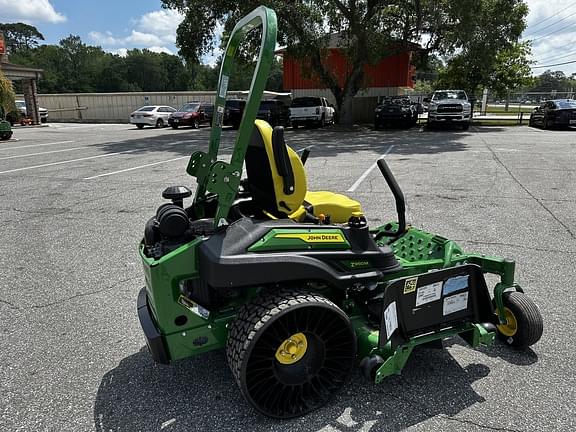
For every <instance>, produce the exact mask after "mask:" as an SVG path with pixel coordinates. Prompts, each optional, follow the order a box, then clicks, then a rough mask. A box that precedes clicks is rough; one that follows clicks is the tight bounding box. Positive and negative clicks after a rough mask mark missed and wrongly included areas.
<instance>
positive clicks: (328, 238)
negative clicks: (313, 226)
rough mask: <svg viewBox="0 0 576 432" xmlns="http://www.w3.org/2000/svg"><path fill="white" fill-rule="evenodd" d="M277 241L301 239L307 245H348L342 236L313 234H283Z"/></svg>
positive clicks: (276, 236)
mask: <svg viewBox="0 0 576 432" xmlns="http://www.w3.org/2000/svg"><path fill="white" fill-rule="evenodd" d="M274 238H277V239H299V240H302V241H305V242H306V243H346V240H345V239H344V237H343V236H342V234H339V233H335V234H326V233H324V234H322V233H319V234H312V233H282V234H276V235H275V236H274Z"/></svg>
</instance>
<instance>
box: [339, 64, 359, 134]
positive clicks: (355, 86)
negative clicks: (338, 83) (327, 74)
mask: <svg viewBox="0 0 576 432" xmlns="http://www.w3.org/2000/svg"><path fill="white" fill-rule="evenodd" d="M363 78H364V67H363V65H362V64H356V65H354V69H353V70H352V72H351V73H350V75H349V76H348V79H347V80H346V84H345V85H344V91H343V92H342V93H343V95H342V104H341V112H340V119H339V124H341V125H343V126H344V127H346V128H352V126H353V125H354V108H353V104H354V96H356V94H357V93H358V90H360V83H361V82H362V79H363Z"/></svg>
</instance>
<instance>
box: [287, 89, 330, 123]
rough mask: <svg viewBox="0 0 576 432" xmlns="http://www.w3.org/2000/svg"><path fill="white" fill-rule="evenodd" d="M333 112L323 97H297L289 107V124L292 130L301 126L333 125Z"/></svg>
mask: <svg viewBox="0 0 576 432" xmlns="http://www.w3.org/2000/svg"><path fill="white" fill-rule="evenodd" d="M335 111H336V110H335V109H334V107H333V106H332V105H330V104H329V103H328V101H327V100H326V98H324V97H316V96H307V97H298V98H295V99H294V100H293V101H292V106H291V107H290V123H291V124H292V127H293V128H294V129H296V128H298V126H303V125H307V126H308V125H317V126H320V127H324V126H325V125H326V124H333V123H334V114H335Z"/></svg>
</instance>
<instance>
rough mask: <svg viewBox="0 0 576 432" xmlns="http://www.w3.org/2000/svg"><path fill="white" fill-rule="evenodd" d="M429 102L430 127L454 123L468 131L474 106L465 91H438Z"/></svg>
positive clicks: (428, 99) (425, 100)
mask: <svg viewBox="0 0 576 432" xmlns="http://www.w3.org/2000/svg"><path fill="white" fill-rule="evenodd" d="M424 102H428V127H433V126H435V125H437V124H440V123H454V124H459V125H461V126H462V129H464V130H466V129H468V128H469V127H470V121H471V120H472V105H471V104H470V102H469V101H468V95H466V92H465V91H464V90H436V91H435V92H434V94H433V95H432V97H431V98H426V99H424Z"/></svg>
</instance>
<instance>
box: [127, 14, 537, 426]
mask: <svg viewBox="0 0 576 432" xmlns="http://www.w3.org/2000/svg"><path fill="white" fill-rule="evenodd" d="M257 27H261V34H262V42H261V46H260V53H259V57H258V63H257V66H256V69H255V72H254V76H253V79H252V84H251V86H250V94H249V96H248V101H247V103H246V108H245V111H244V116H243V118H242V123H241V125H240V129H239V131H238V134H237V136H236V141H235V146H234V150H233V153H232V156H231V159H230V162H225V161H222V160H218V149H219V144H220V136H221V131H222V124H223V118H224V106H225V101H226V93H227V87H228V80H229V76H230V73H231V72H232V69H233V60H234V56H235V54H236V53H237V51H238V47H239V44H240V42H241V41H242V40H243V39H244V37H245V35H246V34H247V33H248V32H250V31H252V30H253V29H255V28H257ZM276 31H277V23H276V14H275V13H274V11H272V10H271V9H268V8H265V7H259V8H257V9H255V10H254V11H253V12H251V13H250V14H249V15H247V16H246V17H244V18H243V19H241V20H240V21H239V22H238V23H237V25H236V26H235V28H234V30H233V31H232V33H231V35H230V40H229V42H228V46H227V48H226V51H225V56H224V59H223V62H222V66H221V70H220V77H219V82H218V88H217V94H216V100H215V104H214V118H213V122H212V130H211V136H210V143H209V149H208V152H207V153H205V152H201V151H197V152H195V153H193V154H192V155H191V157H190V161H189V164H188V167H187V172H188V174H190V175H191V176H193V177H195V178H196V181H197V188H196V193H195V197H194V200H193V203H192V204H191V205H190V206H189V207H185V206H184V203H183V201H184V199H185V198H188V197H190V196H191V195H192V192H191V191H190V190H189V189H188V188H186V187H184V186H172V187H169V188H167V189H166V190H165V191H164V192H163V194H162V195H163V197H164V198H167V199H170V200H172V203H168V204H163V205H162V206H160V207H159V209H158V210H157V212H156V215H155V216H154V217H152V218H151V219H150V220H149V221H148V223H147V224H146V228H145V235H144V239H143V240H142V241H141V243H140V246H139V252H140V256H141V259H142V263H143V268H144V274H145V287H144V288H143V289H142V290H141V291H140V294H139V296H138V304H137V309H138V315H139V319H140V323H141V326H142V329H143V332H144V334H145V337H146V341H147V345H148V348H149V350H150V352H151V354H152V356H153V358H154V360H155V361H157V362H159V363H164V364H169V363H171V362H174V361H177V360H180V359H184V358H187V357H192V356H196V355H199V354H202V353H205V352H208V351H211V350H215V349H221V348H225V349H226V355H227V359H228V363H229V365H230V368H231V370H232V373H233V375H234V377H235V379H236V381H237V383H238V385H239V387H240V389H241V391H242V393H243V395H244V396H245V398H246V399H247V400H248V401H249V403H250V404H251V405H252V406H253V407H254V408H256V409H257V410H258V411H260V412H261V413H263V414H265V415H267V416H271V417H277V418H288V417H294V416H298V415H303V414H306V413H307V412H310V411H312V410H314V409H316V408H319V407H321V406H322V405H324V404H325V403H326V402H327V401H328V400H329V398H330V397H331V396H332V394H333V393H334V392H335V391H336V390H338V389H339V388H340V387H341V386H342V385H343V384H344V383H345V381H346V379H347V377H348V376H349V373H350V371H351V369H352V368H353V367H354V365H358V364H359V365H360V368H361V369H362V372H363V373H364V375H365V376H366V377H367V378H368V379H369V380H371V381H373V382H376V383H379V382H380V381H382V380H383V379H384V378H385V377H387V376H389V375H393V374H399V373H400V372H401V370H402V368H403V367H404V365H405V364H406V361H407V360H408V358H409V356H410V354H411V352H412V350H413V349H414V348H415V347H417V346H419V345H424V344H432V343H435V344H438V343H439V342H441V341H442V339H444V338H447V337H452V336H456V335H459V336H461V337H462V338H463V339H464V340H465V341H467V342H468V343H469V344H470V345H471V346H472V347H476V346H478V345H490V344H492V343H493V341H494V338H495V336H496V335H499V336H500V337H501V338H502V340H503V341H504V343H506V344H508V345H511V346H513V347H519V348H525V347H527V346H530V345H532V344H534V343H536V342H537V341H538V340H539V339H540V337H541V335H542V330H543V324H542V318H541V315H540V313H539V311H538V308H537V307H536V306H535V304H534V303H532V301H530V300H529V299H528V297H527V296H525V295H524V294H523V291H522V289H521V288H520V287H519V286H518V284H516V283H515V281H514V268H515V263H514V262H513V261H511V260H508V259H504V258H500V257H494V256H485V255H481V254H475V253H466V252H464V251H463V250H462V248H461V247H459V246H458V245H457V244H456V243H455V242H453V241H451V240H448V239H446V238H444V237H441V236H438V235H435V234H431V233H428V232H425V231H422V230H419V229H417V228H414V227H411V226H409V225H407V224H406V221H405V203H404V196H403V194H402V192H401V190H400V188H399V186H398V184H397V183H396V181H395V179H394V177H393V175H392V173H391V171H390V169H389V168H388V166H387V164H386V163H385V161H384V160H383V159H382V160H379V161H378V167H379V169H380V171H381V173H382V174H383V177H384V179H385V181H386V182H387V183H388V185H389V187H390V189H391V191H392V193H393V194H394V197H395V200H396V210H397V213H398V220H397V221H396V222H390V223H387V224H385V225H383V226H381V227H378V228H374V229H370V228H369V227H368V226H367V222H366V219H365V218H364V216H363V215H362V214H361V213H360V212H358V211H354V212H352V213H351V214H350V218H349V219H348V221H347V222H344V223H331V222H330V217H329V215H327V216H328V217H326V215H321V217H316V216H315V215H311V214H310V215H307V216H309V217H308V218H304V219H299V220H293V219H291V218H290V217H288V216H286V215H285V216H284V217H282V215H280V216H278V215H276V216H275V217H274V216H272V215H270V214H269V213H267V212H265V211H263V212H259V211H258V210H254V208H256V207H258V206H257V205H254V203H255V202H256V201H257V200H256V190H257V188H256V186H255V185H254V183H253V180H252V179H251V176H250V169H248V168H249V165H248V162H247V165H246V168H247V171H248V178H247V179H244V180H241V177H242V171H243V164H244V163H245V160H247V159H246V158H247V152H248V154H250V152H254V151H256V150H255V149H254V148H251V147H250V146H252V145H254V144H253V143H254V142H255V141H254V133H255V131H257V130H260V131H263V130H265V129H266V128H267V127H268V126H267V125H266V124H264V123H256V126H257V127H256V126H255V120H256V113H257V109H258V106H259V103H260V100H261V98H262V93H263V90H264V86H265V83H266V80H267V77H268V73H269V69H270V64H271V61H272V57H273V55H274V49H275V44H276ZM270 148H272V149H273V155H274V158H275V164H276V165H275V168H274V167H273V168H271V169H272V170H273V171H274V170H275V169H277V170H278V173H279V175H280V177H281V180H282V182H283V187H284V193H286V194H290V193H291V191H292V190H293V189H294V184H295V183H294V178H293V175H294V173H293V172H292V169H291V166H292V165H291V163H292V162H293V161H292V162H290V161H291V159H290V158H291V157H293V156H290V155H292V154H293V152H292V150H287V149H286V146H285V145H284V141H283V129H281V128H280V129H279V130H278V128H275V129H274V131H273V133H272V145H271V147H270ZM258 151H260V150H258ZM262 151H263V150H262ZM306 157H307V154H305V155H303V159H304V160H305V159H306ZM272 165H274V164H272ZM262 170H263V171H264V168H263V169H262ZM274 172H275V171H274ZM277 181H278V180H276V182H277ZM275 184H276V183H275ZM251 191H252V192H253V193H252V192H251ZM246 209H248V211H246ZM486 273H489V274H494V275H498V276H499V277H500V282H498V283H497V284H496V286H495V287H494V289H493V293H492V294H491V293H490V292H489V291H488V288H487V286H486V282H485V279H484V274H486Z"/></svg>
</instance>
